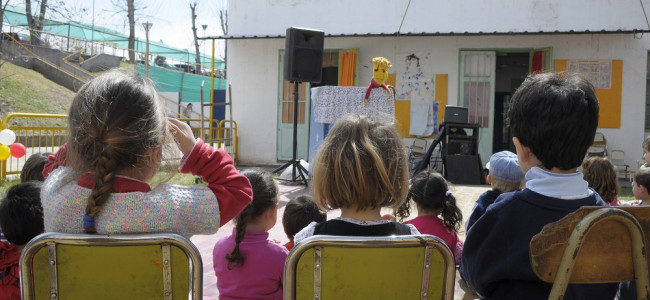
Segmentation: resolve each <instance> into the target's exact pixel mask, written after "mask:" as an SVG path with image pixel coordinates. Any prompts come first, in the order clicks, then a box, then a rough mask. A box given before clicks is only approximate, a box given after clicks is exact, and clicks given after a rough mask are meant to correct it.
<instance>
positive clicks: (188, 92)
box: [137, 64, 226, 103]
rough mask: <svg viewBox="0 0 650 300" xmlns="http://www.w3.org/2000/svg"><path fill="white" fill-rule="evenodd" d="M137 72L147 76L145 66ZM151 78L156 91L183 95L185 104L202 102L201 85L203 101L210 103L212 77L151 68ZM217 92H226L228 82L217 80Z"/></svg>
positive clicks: (139, 67) (140, 65)
mask: <svg viewBox="0 0 650 300" xmlns="http://www.w3.org/2000/svg"><path fill="white" fill-rule="evenodd" d="M137 71H138V73H139V74H140V75H141V76H145V71H146V70H145V66H144V65H142V64H139V65H138V67H137ZM149 77H150V78H151V80H152V81H153V82H155V83H156V89H158V91H160V92H177V93H181V94H180V95H181V101H183V102H200V101H201V83H202V82H204V81H205V83H204V86H203V101H204V102H205V103H209V102H210V77H208V76H201V75H196V74H192V73H184V72H180V71H175V70H171V69H166V68H160V67H156V66H149ZM214 89H215V90H225V89H226V80H224V79H220V78H215V79H214Z"/></svg>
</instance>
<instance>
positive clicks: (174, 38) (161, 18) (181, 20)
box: [12, 0, 227, 58]
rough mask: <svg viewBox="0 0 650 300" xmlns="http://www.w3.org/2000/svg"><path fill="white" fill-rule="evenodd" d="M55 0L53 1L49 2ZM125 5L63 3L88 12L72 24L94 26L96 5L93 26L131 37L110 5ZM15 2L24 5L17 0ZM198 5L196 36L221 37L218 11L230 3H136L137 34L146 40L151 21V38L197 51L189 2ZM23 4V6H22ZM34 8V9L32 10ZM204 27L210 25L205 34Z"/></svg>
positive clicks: (103, 0) (99, 0) (106, 0)
mask: <svg viewBox="0 0 650 300" xmlns="http://www.w3.org/2000/svg"><path fill="white" fill-rule="evenodd" d="M50 1H52V0H50ZM118 1H119V2H123V3H124V7H126V0H114V1H110V0H60V2H63V3H64V5H65V6H66V7H68V8H69V9H72V10H74V11H77V12H79V11H81V9H86V13H76V14H73V16H72V18H73V21H78V22H82V23H87V24H92V22H93V3H94V24H95V25H97V26H102V27H106V28H110V29H113V30H117V31H119V32H123V33H125V34H127V35H128V32H129V26H128V20H127V17H126V13H121V12H116V11H117V9H116V8H115V7H114V6H113V4H112V3H111V2H118ZM13 2H22V1H18V0H14V1H12V4H17V3H13ZM194 2H197V3H198V5H197V9H196V14H197V17H196V27H197V36H199V37H203V36H217V35H222V34H223V32H222V31H221V25H220V20H219V10H220V9H221V7H227V0H135V3H136V8H137V7H143V9H140V10H138V11H136V23H137V25H136V31H135V35H136V37H138V38H141V39H143V40H144V38H145V32H144V28H143V26H142V23H145V22H150V23H152V24H153V25H152V27H151V29H150V30H149V39H150V40H152V41H162V42H163V43H165V44H167V45H171V46H174V47H176V48H179V49H189V50H190V51H194V40H193V35H192V18H191V11H190V5H189V4H190V3H194ZM23 5H24V4H23ZM32 9H34V8H32ZM46 17H51V18H55V19H61V17H60V15H50V14H46ZM202 25H208V26H207V28H206V30H205V31H204V30H203V28H202ZM203 42H204V41H203V40H199V43H200V49H199V50H200V51H201V52H204V53H210V47H211V42H210V41H207V42H206V44H205V47H204V45H203V44H202V43H203ZM215 55H216V56H217V57H221V58H222V57H223V50H222V49H221V47H217V50H216V52H215Z"/></svg>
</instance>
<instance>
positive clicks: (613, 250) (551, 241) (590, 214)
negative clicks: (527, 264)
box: [530, 206, 650, 299]
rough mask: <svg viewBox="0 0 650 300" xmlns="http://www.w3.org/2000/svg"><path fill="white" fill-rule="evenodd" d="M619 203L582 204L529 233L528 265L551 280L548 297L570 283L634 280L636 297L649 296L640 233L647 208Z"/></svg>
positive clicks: (649, 216)
mask: <svg viewBox="0 0 650 300" xmlns="http://www.w3.org/2000/svg"><path fill="white" fill-rule="evenodd" d="M619 207H620V206H619ZM620 208H621V209H619V208H610V207H582V208H580V209H578V210H577V211H575V212H574V213H572V214H569V215H567V216H566V217H564V218H562V219H561V220H559V221H557V222H554V223H550V224H547V225H546V226H544V228H543V229H542V231H541V232H540V233H538V234H537V235H535V236H534V237H533V239H532V240H531V242H530V258H531V265H532V268H533V271H534V272H535V274H536V275H537V277H538V278H539V279H541V280H542V281H545V282H549V283H553V288H552V290H551V294H550V296H549V299H562V298H561V297H562V296H563V295H564V292H565V291H566V287H567V285H568V284H569V283H571V284H582V283H613V282H622V281H631V280H634V279H636V281H637V295H638V296H639V297H640V298H639V299H642V298H643V299H647V298H646V296H650V288H649V286H648V285H649V284H650V283H649V282H648V260H647V258H646V250H645V245H646V239H647V238H648V236H647V235H645V234H644V231H645V232H648V231H646V230H649V229H650V207H620ZM576 253H577V254H576ZM641 297H642V298H641Z"/></svg>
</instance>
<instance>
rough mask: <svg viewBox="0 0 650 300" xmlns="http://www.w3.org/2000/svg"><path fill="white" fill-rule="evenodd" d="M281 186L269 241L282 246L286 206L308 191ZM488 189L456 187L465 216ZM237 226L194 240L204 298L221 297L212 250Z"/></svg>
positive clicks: (460, 293)
mask: <svg viewBox="0 0 650 300" xmlns="http://www.w3.org/2000/svg"><path fill="white" fill-rule="evenodd" d="M278 185H279V187H280V204H279V211H278V222H277V223H276V226H275V227H273V228H272V229H271V231H270V238H271V239H273V240H277V241H279V242H281V243H286V242H287V241H288V239H287V237H286V235H285V234H284V231H283V229H282V214H283V212H284V206H285V205H286V204H287V202H288V201H289V200H290V199H293V198H295V197H297V196H300V195H302V194H308V193H309V192H310V191H309V188H307V187H305V186H304V185H295V184H293V183H286V182H283V181H278ZM487 189H489V186H453V187H452V193H453V194H454V196H455V197H456V199H457V200H458V204H459V207H460V208H461V210H462V211H463V216H469V213H470V211H471V209H472V206H473V205H474V202H475V201H476V199H477V198H478V196H479V195H480V194H482V193H483V192H485V191H486V190H487ZM390 212H391V211H390V210H386V211H385V213H390ZM338 216H339V212H338V211H330V212H328V214H327V217H328V219H330V218H335V217H338ZM233 227H234V225H233V222H229V223H228V224H226V225H224V226H223V227H222V228H221V229H219V231H218V232H217V233H216V234H213V235H197V236H194V237H192V238H191V240H192V242H194V244H195V245H196V246H197V247H198V249H199V251H200V252H201V256H202V258H203V272H204V275H203V295H204V299H216V298H217V296H218V291H217V286H216V277H215V276H214V270H213V268H212V248H213V246H214V244H215V243H216V241H217V240H218V239H219V238H221V237H223V236H228V235H230V233H231V232H232V228H233ZM460 237H461V239H462V240H464V239H465V232H464V231H463V232H461V233H460ZM456 277H457V282H456V290H455V299H474V298H476V297H475V295H473V294H471V293H466V292H465V290H464V289H463V286H462V285H461V284H459V282H458V278H459V277H458V276H456Z"/></svg>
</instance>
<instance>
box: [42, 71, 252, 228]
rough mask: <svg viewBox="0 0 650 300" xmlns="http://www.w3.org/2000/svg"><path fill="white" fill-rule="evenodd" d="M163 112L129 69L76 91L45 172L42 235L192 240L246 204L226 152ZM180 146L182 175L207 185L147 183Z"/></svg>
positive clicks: (245, 190) (147, 85)
mask: <svg viewBox="0 0 650 300" xmlns="http://www.w3.org/2000/svg"><path fill="white" fill-rule="evenodd" d="M165 109H166V107H165V105H164V103H163V102H162V101H161V100H160V98H159V97H158V94H157V92H156V90H155V89H154V87H153V84H152V83H151V82H150V81H149V80H148V79H144V78H139V77H138V76H137V75H136V74H131V73H128V72H126V71H119V70H118V71H111V72H108V73H106V74H104V75H102V76H99V77H97V78H95V79H93V80H91V81H89V82H88V83H86V84H85V85H84V86H82V87H81V89H80V90H79V92H78V93H77V95H76V96H75V98H74V100H73V102H72V105H71V107H70V112H69V115H68V130H69V137H68V143H67V144H66V145H64V146H62V147H61V148H60V149H59V151H58V152H57V153H56V154H55V155H52V156H50V162H49V163H48V164H47V165H46V166H45V167H44V169H43V175H44V176H46V180H45V182H44V184H43V190H42V195H41V196H42V200H43V214H44V217H45V230H46V231H57V232H68V233H82V232H86V233H100V234H116V233H151V232H172V233H178V234H181V235H183V236H185V237H190V236H192V235H194V234H212V233H214V232H216V231H217V229H219V227H220V226H221V225H223V224H225V223H226V222H228V220H230V219H232V218H233V217H235V216H236V215H237V214H238V213H239V212H240V211H241V210H242V209H243V208H244V207H245V206H246V205H248V203H249V202H250V201H251V199H252V190H251V187H250V183H249V181H248V179H247V178H246V177H244V176H242V175H241V174H239V172H238V171H237V170H236V169H235V167H234V165H233V160H232V158H231V157H230V156H229V155H228V153H226V152H225V151H224V150H222V149H218V150H214V149H212V148H211V147H209V146H208V145H206V144H204V143H203V141H201V140H196V139H195V138H194V136H193V134H192V130H191V129H190V127H189V126H188V125H187V124H185V123H183V122H180V121H178V120H175V119H168V118H167V117H166V113H165ZM178 150H180V152H181V153H182V154H183V157H182V159H181V161H180V167H179V169H180V172H182V173H192V175H195V176H201V177H202V178H203V180H204V181H205V182H207V185H193V186H180V185H173V184H160V185H158V186H156V187H154V188H153V189H152V188H151V187H150V186H149V184H148V182H149V181H150V180H151V179H152V178H153V176H154V175H155V174H156V173H157V172H158V170H159V169H160V167H161V165H162V161H163V159H164V160H165V162H166V163H167V164H170V160H169V159H165V158H166V156H167V155H170V154H171V153H177V152H178ZM163 156H165V158H164V157H163ZM166 167H167V166H166Z"/></svg>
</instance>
